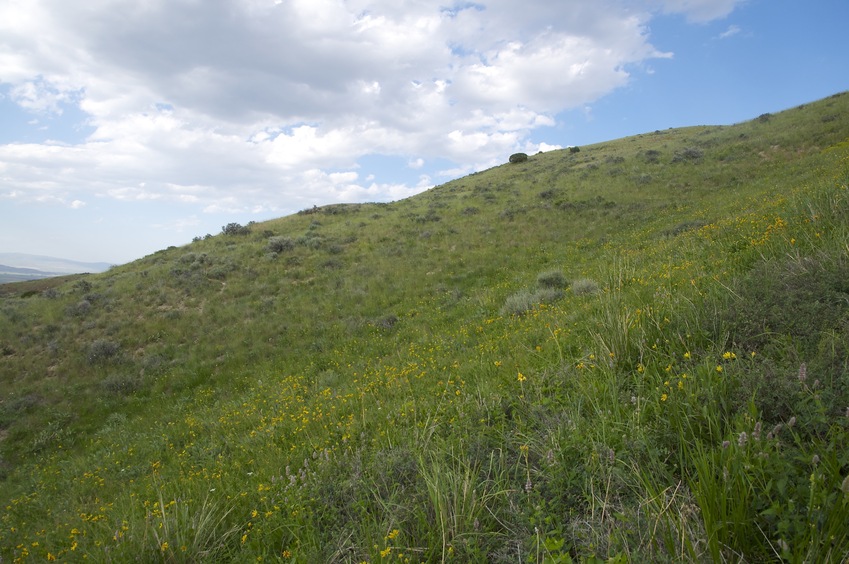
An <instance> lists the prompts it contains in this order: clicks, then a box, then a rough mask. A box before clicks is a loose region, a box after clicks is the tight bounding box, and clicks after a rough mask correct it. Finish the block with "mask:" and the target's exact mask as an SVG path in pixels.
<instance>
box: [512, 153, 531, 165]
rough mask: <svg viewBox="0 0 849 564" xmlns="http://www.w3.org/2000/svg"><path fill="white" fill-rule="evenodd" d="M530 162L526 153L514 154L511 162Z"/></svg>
mask: <svg viewBox="0 0 849 564" xmlns="http://www.w3.org/2000/svg"><path fill="white" fill-rule="evenodd" d="M527 160H528V155H527V154H526V153H514V154H512V155H510V162H511V163H513V164H516V163H523V162H525V161H527Z"/></svg>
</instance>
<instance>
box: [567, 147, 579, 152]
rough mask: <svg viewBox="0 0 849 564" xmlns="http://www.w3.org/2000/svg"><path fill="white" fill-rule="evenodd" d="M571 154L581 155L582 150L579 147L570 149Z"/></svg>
mask: <svg viewBox="0 0 849 564" xmlns="http://www.w3.org/2000/svg"><path fill="white" fill-rule="evenodd" d="M569 152H570V153H580V152H581V148H580V147H577V146H574V147H569Z"/></svg>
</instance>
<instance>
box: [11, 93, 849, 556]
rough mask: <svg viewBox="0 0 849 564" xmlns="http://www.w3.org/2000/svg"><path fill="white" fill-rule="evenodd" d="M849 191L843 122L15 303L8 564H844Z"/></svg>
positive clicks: (682, 137) (526, 183) (163, 259)
mask: <svg viewBox="0 0 849 564" xmlns="http://www.w3.org/2000/svg"><path fill="white" fill-rule="evenodd" d="M506 160H507V159H506V156H505V161H506ZM847 186H849V94H840V95H835V96H832V97H830V98H827V99H824V100H821V101H818V102H814V103H811V104H806V105H804V106H801V107H798V108H793V109H790V110H787V111H783V112H780V113H775V114H764V115H762V116H760V117H758V118H755V119H753V120H751V121H749V122H745V123H741V124H736V125H731V126H698V127H689V128H682V129H670V130H665V131H655V132H650V133H646V134H643V135H638V136H634V137H629V138H624V139H619V140H613V141H610V142H607V143H602V144H597V145H592V146H586V147H580V148H579V150H575V149H573V150H563V151H553V152H549V153H544V154H538V155H531V156H530V158H529V160H528V161H526V162H522V163H516V164H504V165H502V166H499V167H495V168H493V169H490V170H487V171H484V172H480V173H476V174H472V175H470V176H467V177H465V178H461V179H458V180H455V181H452V182H449V183H447V184H444V185H441V186H437V187H435V188H433V189H431V190H429V191H428V192H426V193H423V194H420V195H417V196H415V197H412V198H409V199H406V200H403V201H399V202H394V203H389V204H350V205H330V206H325V207H321V208H315V209H311V210H304V211H303V212H301V213H298V214H295V215H292V216H289V217H284V218H281V219H277V220H274V221H268V222H264V223H256V224H251V225H248V226H240V225H235V224H231V225H228V226H224V228H222V232H221V233H220V234H217V235H215V236H206V237H198V238H197V239H196V240H195V241H194V242H193V243H191V244H189V245H186V246H183V247H179V248H176V247H172V248H169V249H165V250H162V251H159V252H157V253H155V254H152V255H150V256H147V257H145V258H142V259H140V260H137V261H135V262H132V263H130V264H126V265H122V266H119V267H115V268H113V269H112V270H110V271H108V272H106V273H102V274H97V275H86V276H74V277H69V278H65V279H57V280H54V281H52V282H47V283H46V281H39V282H38V285H37V286H35V285H32V284H26V283H24V284H11V285H4V286H0V300H2V301H0V562H42V561H54V560H55V561H65V562H78V561H83V560H87V561H92V562H134V561H138V562H263V561H264V562H304V563H313V562H355V563H360V562H375V563H376V562H399V563H406V562H496V563H497V562H522V563H527V562H533V563H543V562H545V563H566V562H613V563H617V562H630V561H640V560H643V561H646V560H647V561H652V562H671V561H676V562H677V561H693V562H763V561H787V562H846V561H847V559H849V556H847V555H849V525H847V523H849V449H847V445H849V188H847Z"/></svg>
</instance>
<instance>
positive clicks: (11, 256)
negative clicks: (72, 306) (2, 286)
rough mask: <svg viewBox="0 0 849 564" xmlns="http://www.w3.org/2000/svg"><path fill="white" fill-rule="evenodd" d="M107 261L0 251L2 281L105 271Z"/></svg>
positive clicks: (0, 275)
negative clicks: (85, 260) (76, 259)
mask: <svg viewBox="0 0 849 564" xmlns="http://www.w3.org/2000/svg"><path fill="white" fill-rule="evenodd" d="M111 266H112V265H111V264H109V263H107V262H80V261H75V260H68V259H63V258H56V257H47V256H40V255H28V254H25V253H0V283H6V282H21V281H24V280H38V279H41V278H50V277H52V276H63V275H65V274H78V273H82V272H103V271H105V270H108V269H109V267H111Z"/></svg>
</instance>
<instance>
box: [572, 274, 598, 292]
mask: <svg viewBox="0 0 849 564" xmlns="http://www.w3.org/2000/svg"><path fill="white" fill-rule="evenodd" d="M596 292H598V283H597V282H596V281H595V280H591V279H590V278H579V279H578V280H575V281H574V282H572V293H573V294H575V295H576V296H580V295H583V294H595V293H596Z"/></svg>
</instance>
